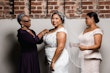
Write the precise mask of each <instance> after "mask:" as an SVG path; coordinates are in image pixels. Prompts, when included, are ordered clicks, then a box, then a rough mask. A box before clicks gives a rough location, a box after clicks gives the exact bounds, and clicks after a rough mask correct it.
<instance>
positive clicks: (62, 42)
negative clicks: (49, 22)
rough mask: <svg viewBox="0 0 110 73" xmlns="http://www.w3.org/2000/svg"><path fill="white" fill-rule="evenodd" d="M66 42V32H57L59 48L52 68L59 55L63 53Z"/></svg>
mask: <svg viewBox="0 0 110 73" xmlns="http://www.w3.org/2000/svg"><path fill="white" fill-rule="evenodd" d="M65 43H66V33H65V32H58V33H57V49H56V51H55V54H54V56H53V59H52V63H51V68H52V69H54V68H53V67H54V63H55V62H56V61H57V59H58V57H59V56H60V55H61V53H62V51H63V49H64V47H65Z"/></svg>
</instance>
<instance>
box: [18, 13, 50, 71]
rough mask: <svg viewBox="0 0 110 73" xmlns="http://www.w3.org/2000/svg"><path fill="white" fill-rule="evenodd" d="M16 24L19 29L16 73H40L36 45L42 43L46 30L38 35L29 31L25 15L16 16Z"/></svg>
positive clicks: (28, 22)
mask: <svg viewBox="0 0 110 73" xmlns="http://www.w3.org/2000/svg"><path fill="white" fill-rule="evenodd" d="M17 20H18V23H19V24H20V25H21V28H20V29H19V30H18V34H17V37H18V41H19V43H20V45H21V55H20V58H19V63H18V64H19V65H18V73H40V69H39V61H38V53H37V46H36V44H40V43H42V37H43V35H44V34H45V33H46V32H48V30H46V29H45V30H43V31H42V32H40V33H39V34H38V35H36V33H35V32H34V31H33V30H32V29H30V28H29V27H30V26H31V23H30V21H31V20H30V17H29V16H27V15H25V14H20V15H18V18H17Z"/></svg>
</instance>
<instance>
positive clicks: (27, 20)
mask: <svg viewBox="0 0 110 73" xmlns="http://www.w3.org/2000/svg"><path fill="white" fill-rule="evenodd" d="M22 21H23V22H30V21H31V20H27V21H26V20H22Z"/></svg>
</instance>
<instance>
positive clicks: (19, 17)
mask: <svg viewBox="0 0 110 73" xmlns="http://www.w3.org/2000/svg"><path fill="white" fill-rule="evenodd" d="M23 16H25V14H24V13H21V14H19V15H18V17H17V21H18V23H19V24H20V25H21V23H20V21H21V19H22V17H23Z"/></svg>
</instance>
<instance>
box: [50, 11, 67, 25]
mask: <svg viewBox="0 0 110 73" xmlns="http://www.w3.org/2000/svg"><path fill="white" fill-rule="evenodd" d="M55 14H57V15H58V16H59V17H60V19H61V21H62V23H64V21H65V16H64V15H63V14H62V13H61V12H58V11H55V12H54V13H53V14H52V16H51V19H52V17H53V15H55Z"/></svg>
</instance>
